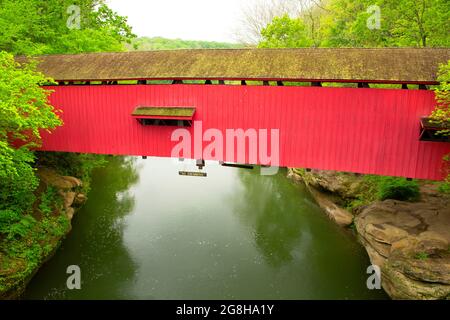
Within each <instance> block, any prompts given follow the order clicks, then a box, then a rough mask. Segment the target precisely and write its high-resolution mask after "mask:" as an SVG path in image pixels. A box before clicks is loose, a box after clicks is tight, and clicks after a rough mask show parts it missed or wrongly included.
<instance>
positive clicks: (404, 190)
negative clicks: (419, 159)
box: [377, 177, 419, 201]
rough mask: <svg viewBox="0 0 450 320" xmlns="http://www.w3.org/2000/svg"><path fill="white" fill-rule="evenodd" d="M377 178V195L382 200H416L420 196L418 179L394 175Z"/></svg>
mask: <svg viewBox="0 0 450 320" xmlns="http://www.w3.org/2000/svg"><path fill="white" fill-rule="evenodd" d="M377 180H378V193H377V196H378V198H379V199H380V200H386V199H395V200H403V201H414V200H417V199H418V198H419V185H418V184H417V182H416V181H408V180H407V179H405V178H394V177H378V178H377Z"/></svg>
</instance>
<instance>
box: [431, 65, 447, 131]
mask: <svg viewBox="0 0 450 320" xmlns="http://www.w3.org/2000/svg"><path fill="white" fill-rule="evenodd" d="M438 80H439V82H440V85H439V86H438V87H437V88H436V89H435V94H436V100H437V105H436V108H435V110H434V111H433V113H432V114H431V118H432V119H433V122H435V123H438V124H440V125H442V126H443V127H448V126H449V125H450V60H449V61H448V62H447V64H445V65H441V67H440V69H439V77H438ZM439 133H440V134H442V135H445V136H448V135H450V129H443V130H441V131H440V132H439Z"/></svg>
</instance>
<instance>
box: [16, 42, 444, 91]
mask: <svg viewBox="0 0 450 320" xmlns="http://www.w3.org/2000/svg"><path fill="white" fill-rule="evenodd" d="M37 58H38V59H39V61H40V63H39V69H40V71H42V72H43V73H44V74H45V75H47V76H49V77H52V78H53V79H55V80H59V81H88V80H91V81H96V80H128V79H130V80H131V79H136V80H137V79H180V80H183V79H191V80H192V79H224V80H227V79H228V80H232V79H233V80H237V79H244V80H305V81H308V80H309V81H346V82H359V81H361V82H384V83H426V84H432V83H435V82H436V73H437V70H438V66H439V64H440V63H446V62H447V61H448V60H449V59H450V49H444V48H443V49H431V48H427V49H423V48H420V49H419V48H377V49H350V48H349V49H344V48H341V49H329V48H302V49H192V50H158V51H134V52H120V53H88V54H73V55H72V54H64V55H45V56H38V57H37ZM23 59H24V58H23V57H22V58H20V57H19V58H18V60H19V61H20V60H22V61H23Z"/></svg>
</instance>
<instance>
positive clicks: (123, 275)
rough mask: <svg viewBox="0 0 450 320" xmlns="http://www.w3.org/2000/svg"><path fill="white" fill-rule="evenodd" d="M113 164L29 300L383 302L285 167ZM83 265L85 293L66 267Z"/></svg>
mask: <svg viewBox="0 0 450 320" xmlns="http://www.w3.org/2000/svg"><path fill="white" fill-rule="evenodd" d="M194 168H195V166H194V165H193V164H191V163H190V162H188V161H185V162H178V160H172V159H162V158H148V159H146V160H142V159H140V158H133V157H126V158H121V157H118V158H113V159H112V160H111V162H110V163H109V165H108V166H107V167H105V168H100V169H97V170H96V171H95V173H94V175H93V181H92V189H91V192H90V194H89V200H88V201H87V203H86V204H85V205H84V206H83V208H82V209H81V210H79V211H78V212H77V214H76V215H75V217H74V219H73V221H72V222H73V230H72V232H71V233H70V234H69V235H68V236H67V239H66V240H65V241H64V243H63V245H62V246H61V248H60V249H59V250H58V251H57V253H56V254H55V256H54V257H53V258H52V259H51V260H50V261H49V262H48V263H46V264H45V265H44V266H43V267H42V268H41V269H40V270H39V272H38V273H37V274H36V276H35V277H34V278H33V280H32V281H31V283H30V284H29V286H28V288H27V290H26V292H25V296H24V298H25V299H380V298H386V295H385V293H384V292H383V291H381V290H369V289H367V287H366V280H367V277H368V276H369V275H367V274H366V269H367V267H368V266H369V264H370V263H369V260H368V258H367V255H366V253H365V251H364V249H363V248H362V247H361V246H360V245H359V244H358V243H357V241H356V239H355V237H354V236H353V235H352V234H351V233H350V232H349V231H345V230H343V229H341V228H340V227H338V226H336V225H335V224H334V223H333V222H331V221H330V220H329V219H328V218H327V217H326V216H325V214H324V213H323V212H322V210H321V209H320V208H319V207H318V206H317V204H316V203H315V202H314V200H313V199H312V198H311V196H310V195H309V193H308V192H307V191H306V189H305V187H304V186H303V185H298V184H294V183H293V182H292V181H290V180H289V179H287V178H286V170H280V172H279V173H278V174H277V175H275V176H261V175H260V174H259V170H258V169H254V170H245V169H235V168H227V167H221V166H219V165H218V164H217V163H214V162H212V163H207V166H206V168H205V169H204V171H206V172H207V173H208V177H207V178H199V177H183V176H179V175H178V170H192V169H194ZM70 265H78V266H79V267H80V268H81V279H82V287H81V290H68V289H67V287H66V280H67V277H68V276H69V275H68V274H66V269H67V267H68V266H70Z"/></svg>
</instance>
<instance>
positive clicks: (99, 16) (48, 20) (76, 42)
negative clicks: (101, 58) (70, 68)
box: [0, 0, 134, 54]
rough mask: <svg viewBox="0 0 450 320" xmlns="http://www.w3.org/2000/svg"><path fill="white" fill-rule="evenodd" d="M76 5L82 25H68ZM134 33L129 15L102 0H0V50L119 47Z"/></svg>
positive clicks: (45, 51) (39, 51) (40, 51)
mask: <svg viewBox="0 0 450 320" xmlns="http://www.w3.org/2000/svg"><path fill="white" fill-rule="evenodd" d="M73 5H75V6H78V8H79V10H80V23H79V28H78V25H73V27H72V26H70V25H68V21H69V22H70V21H71V18H73V15H74V14H75V13H74V12H72V11H70V10H69V9H70V7H71V6H73ZM133 37H134V35H133V33H132V32H131V27H130V26H128V25H127V20H126V18H124V17H122V16H119V15H118V14H117V13H115V12H113V11H112V10H111V9H110V8H108V7H107V6H106V5H105V4H104V1H103V0H47V1H41V0H21V1H16V0H0V50H5V51H8V52H11V53H13V54H49V53H79V52H86V51H89V52H95V51H118V50H125V47H124V43H126V42H129V41H130V40H131V39H132V38H133Z"/></svg>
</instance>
